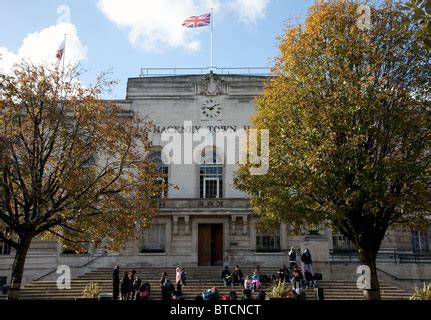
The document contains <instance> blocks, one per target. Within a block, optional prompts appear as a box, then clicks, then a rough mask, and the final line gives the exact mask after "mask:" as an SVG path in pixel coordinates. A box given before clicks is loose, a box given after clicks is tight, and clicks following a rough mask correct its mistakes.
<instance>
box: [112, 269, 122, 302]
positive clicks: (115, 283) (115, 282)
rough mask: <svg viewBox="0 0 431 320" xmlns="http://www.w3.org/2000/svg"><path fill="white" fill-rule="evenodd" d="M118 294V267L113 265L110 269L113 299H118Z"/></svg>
mask: <svg viewBox="0 0 431 320" xmlns="http://www.w3.org/2000/svg"><path fill="white" fill-rule="evenodd" d="M119 295H120V267H119V266H115V268H114V270H113V271H112V297H113V299H114V300H115V301H117V300H118V296H119Z"/></svg>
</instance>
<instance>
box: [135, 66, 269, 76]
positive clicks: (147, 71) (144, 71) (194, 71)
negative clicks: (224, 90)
mask: <svg viewBox="0 0 431 320" xmlns="http://www.w3.org/2000/svg"><path fill="white" fill-rule="evenodd" d="M232 71H233V72H235V73H231V72H232ZM252 71H257V72H252ZM210 72H215V73H217V74H242V75H250V76H251V75H260V76H268V75H269V74H270V69H269V68H266V67H238V68H218V67H212V68H211V67H206V68H141V73H140V75H139V76H140V77H154V76H179V75H203V74H208V73H210ZM238 72H240V73H238Z"/></svg>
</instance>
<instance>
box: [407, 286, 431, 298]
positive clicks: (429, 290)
mask: <svg viewBox="0 0 431 320" xmlns="http://www.w3.org/2000/svg"><path fill="white" fill-rule="evenodd" d="M410 300H431V284H429V285H428V287H427V286H426V285H425V283H424V287H423V288H415V292H414V294H413V295H412V296H411V297H410Z"/></svg>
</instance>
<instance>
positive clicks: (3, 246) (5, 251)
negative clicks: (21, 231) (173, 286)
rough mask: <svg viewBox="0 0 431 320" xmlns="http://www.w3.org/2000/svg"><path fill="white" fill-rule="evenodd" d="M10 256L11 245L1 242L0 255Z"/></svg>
mask: <svg viewBox="0 0 431 320" xmlns="http://www.w3.org/2000/svg"><path fill="white" fill-rule="evenodd" d="M9 254H10V245H7V244H6V243H3V242H0V255H4V256H5V255H9Z"/></svg>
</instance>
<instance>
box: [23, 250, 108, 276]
mask: <svg viewBox="0 0 431 320" xmlns="http://www.w3.org/2000/svg"><path fill="white" fill-rule="evenodd" d="M107 254H108V251H106V250H105V251H103V253H102V254H101V255H99V256H97V257H95V258H93V259H91V260H90V261H87V262H86V263H84V264H83V265H81V266H78V267H77V269H80V268H84V267H86V266H88V265H89V264H91V263H93V262H95V261H96V260H99V259H100V258H102V257H106V256H107ZM54 272H57V268H55V269H53V270H51V271H49V272H47V273H46V274H44V275H42V276H40V277H38V278H36V279H33V280H32V282H34V281H39V280H40V279H42V278H45V277H47V276H49V275H50V274H52V273H54Z"/></svg>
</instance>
